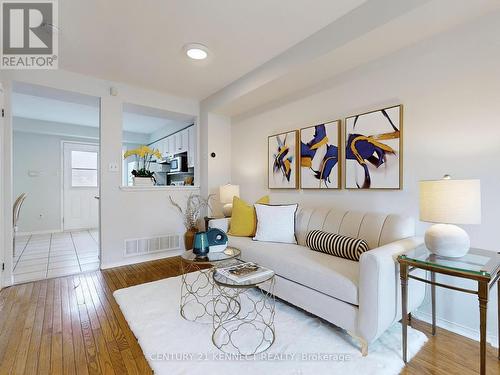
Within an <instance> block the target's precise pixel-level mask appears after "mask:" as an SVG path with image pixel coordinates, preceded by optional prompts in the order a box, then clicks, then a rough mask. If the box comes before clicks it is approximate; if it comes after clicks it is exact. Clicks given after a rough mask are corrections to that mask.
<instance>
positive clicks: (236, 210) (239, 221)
mask: <svg viewBox="0 0 500 375" xmlns="http://www.w3.org/2000/svg"><path fill="white" fill-rule="evenodd" d="M257 203H269V196H267V195H266V196H264V197H262V198H260V199H259V200H258V201H257ZM256 228H257V216H256V214H255V208H254V207H253V206H252V205H249V204H248V203H247V202H245V201H244V200H243V199H240V198H238V197H234V198H233V213H232V217H231V228H230V229H229V234H230V235H232V236H242V237H252V236H255V229H256Z"/></svg>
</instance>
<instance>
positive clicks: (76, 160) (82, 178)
mask: <svg viewBox="0 0 500 375" xmlns="http://www.w3.org/2000/svg"><path fill="white" fill-rule="evenodd" d="M71 187H97V152H93V151H71Z"/></svg>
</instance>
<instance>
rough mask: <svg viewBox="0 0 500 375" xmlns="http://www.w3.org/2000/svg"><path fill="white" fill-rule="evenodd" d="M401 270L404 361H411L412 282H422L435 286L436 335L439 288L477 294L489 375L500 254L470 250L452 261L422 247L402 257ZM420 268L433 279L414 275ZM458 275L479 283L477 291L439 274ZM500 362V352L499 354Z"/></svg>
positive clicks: (483, 357) (483, 356) (483, 353)
mask: <svg viewBox="0 0 500 375" xmlns="http://www.w3.org/2000/svg"><path fill="white" fill-rule="evenodd" d="M398 262H399V266H400V271H401V291H402V295H401V296H402V320H401V322H402V327H403V360H404V362H405V363H406V360H407V356H406V353H407V337H406V334H407V326H408V322H409V315H408V313H407V312H408V307H407V304H408V290H407V289H408V279H413V280H417V281H421V282H424V283H427V284H430V285H431V300H432V334H433V335H435V334H436V286H439V287H443V288H447V289H451V290H456V291H459V292H464V293H470V294H476V295H477V296H478V299H479V312H480V336H481V339H480V354H481V364H480V374H481V375H483V374H486V316H487V314H486V312H487V307H488V294H489V290H490V289H491V287H492V286H493V285H495V283H496V282H498V299H499V300H500V253H497V252H495V251H488V250H481V249H470V250H469V252H468V253H467V254H466V255H465V256H463V257H460V258H449V257H443V256H439V255H435V254H432V253H431V252H429V250H427V248H426V247H425V246H424V245H422V246H419V247H417V248H415V249H413V250H411V251H409V252H407V253H405V254H402V255H400V256H399V257H398ZM417 269H421V270H426V271H429V273H430V280H429V279H428V278H427V277H425V278H422V277H418V276H415V275H412V274H411V272H412V271H414V270H417ZM437 273H438V274H443V275H448V276H455V277H459V278H463V279H469V280H474V281H477V285H478V287H477V290H471V289H465V288H459V287H456V286H453V285H447V284H443V283H440V282H436V274H437ZM499 309H500V304H499ZM497 314H498V323H499V324H498V326H499V333H500V313H498V312H497ZM499 343H500V334H499ZM498 358H499V359H500V349H499V352H498Z"/></svg>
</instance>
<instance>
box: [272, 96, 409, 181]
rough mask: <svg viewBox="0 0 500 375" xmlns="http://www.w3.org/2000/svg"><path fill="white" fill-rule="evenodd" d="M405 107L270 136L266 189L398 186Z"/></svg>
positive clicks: (368, 113) (385, 109)
mask: <svg viewBox="0 0 500 375" xmlns="http://www.w3.org/2000/svg"><path fill="white" fill-rule="evenodd" d="M402 126H403V107H402V105H397V106H394V107H389V108H383V109H379V110H375V111H371V112H367V113H363V114H359V115H355V116H351V117H347V118H346V119H345V121H344V143H343V145H344V146H342V142H341V139H342V136H341V134H342V131H341V121H340V120H337V121H331V122H327V123H323V124H318V125H313V126H310V127H306V128H302V129H300V131H296V130H294V131H290V132H287V133H282V134H276V135H272V136H270V137H269V138H268V155H269V159H268V160H269V166H268V170H269V176H268V178H269V188H270V189H297V188H299V182H300V188H302V189H340V188H341V182H340V181H341V175H342V173H341V169H342V168H345V171H344V187H345V188H346V189H365V190H369V189H372V190H373V189H401V188H402V183H401V182H402V167H403V163H402Z"/></svg>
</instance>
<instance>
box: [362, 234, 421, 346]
mask: <svg viewBox="0 0 500 375" xmlns="http://www.w3.org/2000/svg"><path fill="white" fill-rule="evenodd" d="M422 243H423V239H422V238H420V237H409V238H405V239H403V240H399V241H395V242H391V243H389V244H387V245H384V246H380V247H378V248H376V249H373V250H370V251H367V252H366V253H363V254H362V255H361V258H360V260H359V263H360V266H359V267H360V268H359V317H358V334H359V335H360V336H361V337H362V338H364V339H365V340H366V341H368V342H372V341H374V340H376V339H377V338H378V337H379V336H380V335H381V334H382V333H384V331H385V330H386V329H387V328H389V327H390V326H391V325H392V324H393V323H394V322H396V321H398V320H399V319H401V287H400V286H401V281H400V278H399V264H398V262H397V257H398V255H400V254H403V253H405V252H407V251H409V250H411V249H414V248H415V247H417V246H419V245H421V244H422ZM409 288H410V290H411V292H410V293H409V296H408V311H409V312H410V311H412V309H415V308H417V307H418V306H419V305H420V304H421V303H422V301H423V299H424V296H425V284H423V283H417V282H413V283H412V282H410V284H409Z"/></svg>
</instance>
